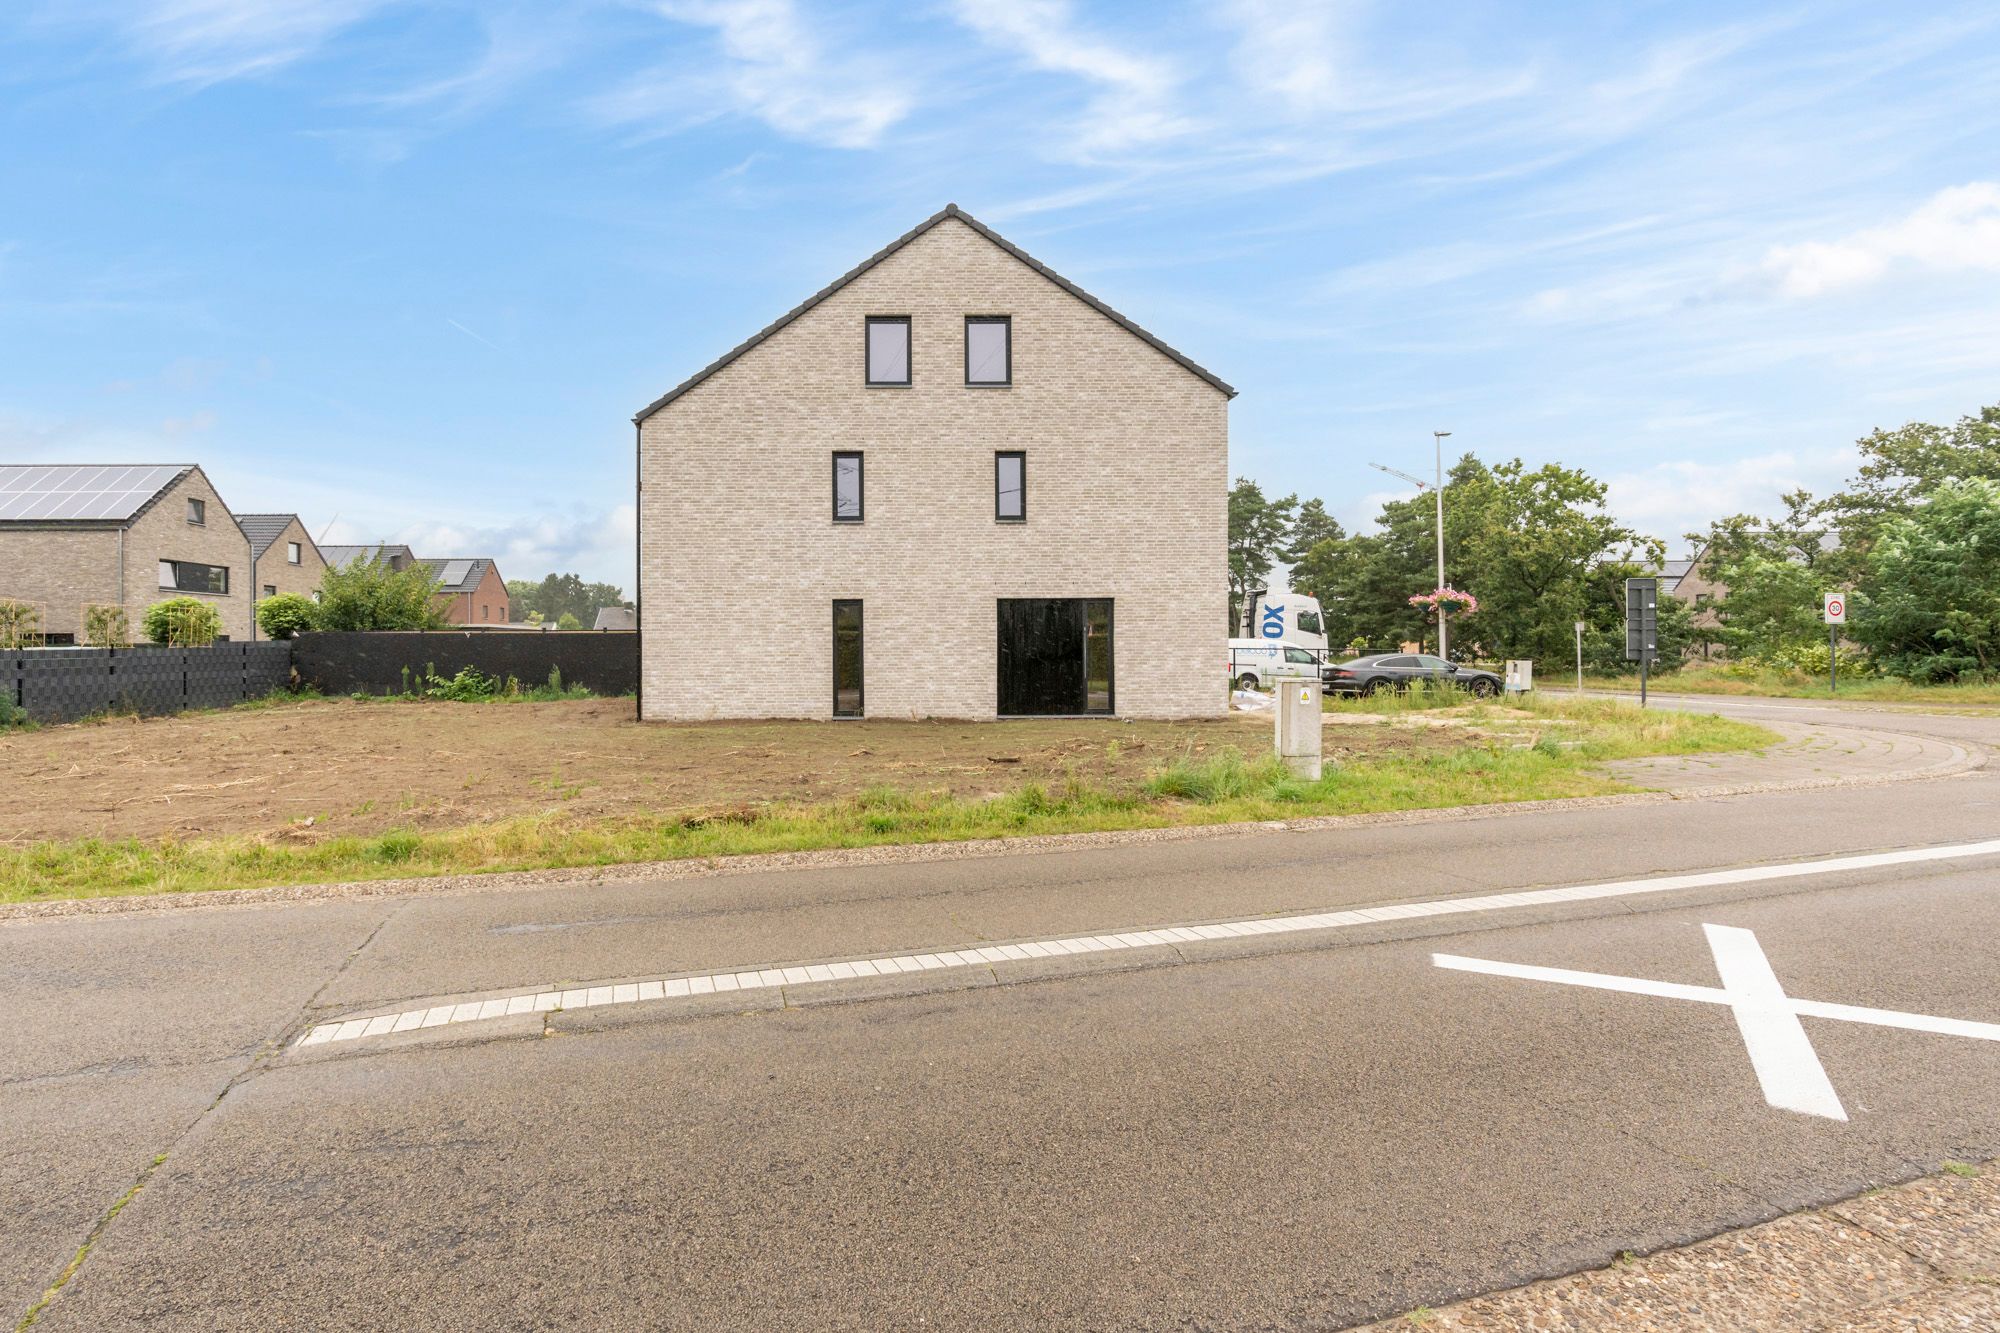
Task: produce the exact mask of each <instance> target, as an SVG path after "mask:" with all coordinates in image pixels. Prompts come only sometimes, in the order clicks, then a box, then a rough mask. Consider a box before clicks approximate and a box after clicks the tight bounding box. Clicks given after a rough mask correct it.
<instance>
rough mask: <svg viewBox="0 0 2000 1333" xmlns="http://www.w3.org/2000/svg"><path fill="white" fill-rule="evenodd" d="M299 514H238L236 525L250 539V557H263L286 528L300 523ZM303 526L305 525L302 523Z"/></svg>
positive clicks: (255, 558) (253, 558)
mask: <svg viewBox="0 0 2000 1333" xmlns="http://www.w3.org/2000/svg"><path fill="white" fill-rule="evenodd" d="M298 519H299V516H298V515H297V514H238V515H237V516H236V526H237V527H239V528H241V529H243V535H244V536H245V537H248V538H249V539H250V558H251V559H252V560H257V559H261V558H262V557H263V554H264V552H266V551H268V550H270V549H271V543H272V542H274V541H276V540H278V538H280V537H282V536H284V534H285V529H286V528H289V527H290V526H292V524H294V523H298ZM299 526H300V527H301V528H303V527H304V526H305V525H304V524H303V523H300V524H299Z"/></svg>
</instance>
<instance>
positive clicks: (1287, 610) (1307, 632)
mask: <svg viewBox="0 0 2000 1333" xmlns="http://www.w3.org/2000/svg"><path fill="white" fill-rule="evenodd" d="M1242 637H1243V638H1245V639H1258V640H1262V641H1264V642H1266V643H1276V644H1287V645H1290V646H1291V647H1294V648H1304V649H1305V650H1306V651H1308V652H1310V653H1312V654H1313V655H1314V657H1315V658H1316V659H1317V660H1318V661H1321V662H1324V661H1325V660H1326V621H1325V619H1324V618H1323V617H1322V616H1321V614H1320V606H1319V599H1318V598H1316V597H1308V596H1306V595H1305V594H1304V593H1297V592H1280V593H1274V592H1271V591H1269V590H1267V589H1263V588H1259V589H1258V590H1256V591H1255V592H1253V593H1251V594H1250V596H1249V598H1248V600H1247V602H1246V604H1245V606H1244V608H1243V626H1242Z"/></svg>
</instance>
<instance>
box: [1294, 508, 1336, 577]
mask: <svg viewBox="0 0 2000 1333" xmlns="http://www.w3.org/2000/svg"><path fill="white" fill-rule="evenodd" d="M1346 535H1347V534H1346V533H1345V532H1344V531H1342V530H1341V526H1340V524H1339V522H1338V521H1337V520H1335V518H1334V517H1333V515H1332V514H1329V513H1327V512H1326V502H1325V501H1323V500H1307V501H1306V502H1305V503H1303V504H1301V505H1300V506H1299V511H1298V513H1297V514H1296V515H1295V516H1294V517H1293V519H1292V529H1291V531H1290V533H1288V534H1287V535H1286V538H1285V551H1284V560H1285V563H1286V564H1288V565H1296V564H1298V563H1299V562H1300V561H1301V560H1303V559H1305V558H1306V555H1307V554H1308V553H1309V552H1310V551H1311V550H1312V548H1313V547H1315V546H1318V545H1319V544H1320V543H1321V542H1324V541H1339V540H1340V539H1341V538H1342V537H1345V536H1346ZM1292 586H1293V587H1294V588H1297V587H1299V585H1298V582H1297V580H1293V582H1292ZM1300 591H1302V592H1303V591H1305V589H1300Z"/></svg>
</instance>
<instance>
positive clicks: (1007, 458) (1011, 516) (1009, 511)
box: [993, 452, 1028, 523]
mask: <svg viewBox="0 0 2000 1333" xmlns="http://www.w3.org/2000/svg"><path fill="white" fill-rule="evenodd" d="M993 517H995V518H997V519H999V520H1000V521H1001V522H1002V523H1021V522H1024V521H1026V519H1027V517H1028V456H1027V455H1026V454H1024V453H1019V452H1006V453H997V454H995V455H993Z"/></svg>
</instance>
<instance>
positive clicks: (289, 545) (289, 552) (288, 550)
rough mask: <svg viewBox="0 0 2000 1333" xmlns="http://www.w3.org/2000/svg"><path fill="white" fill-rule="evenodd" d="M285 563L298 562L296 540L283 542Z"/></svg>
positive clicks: (293, 563)
mask: <svg viewBox="0 0 2000 1333" xmlns="http://www.w3.org/2000/svg"><path fill="white" fill-rule="evenodd" d="M285 563H286V564H288V565H296V564H297V563H299V544H298V543H297V542H286V543H285Z"/></svg>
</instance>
